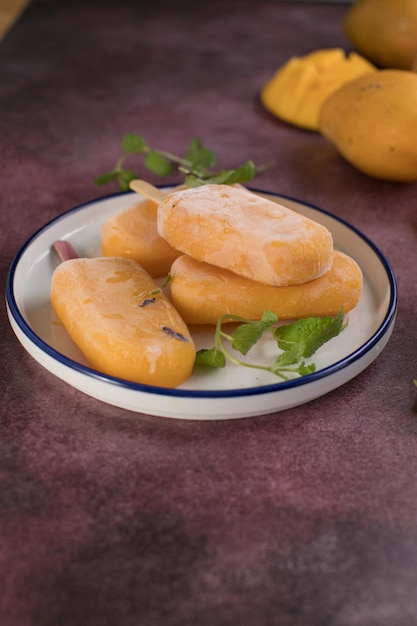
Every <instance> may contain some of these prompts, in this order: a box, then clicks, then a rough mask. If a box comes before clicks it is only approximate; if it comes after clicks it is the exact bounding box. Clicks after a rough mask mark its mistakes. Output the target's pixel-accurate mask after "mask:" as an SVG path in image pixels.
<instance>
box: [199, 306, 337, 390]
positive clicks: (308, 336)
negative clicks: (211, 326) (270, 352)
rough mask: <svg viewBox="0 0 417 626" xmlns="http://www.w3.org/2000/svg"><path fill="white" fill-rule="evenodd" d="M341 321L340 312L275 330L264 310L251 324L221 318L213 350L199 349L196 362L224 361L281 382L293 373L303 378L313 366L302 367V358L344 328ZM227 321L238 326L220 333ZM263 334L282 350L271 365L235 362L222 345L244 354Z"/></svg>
mask: <svg viewBox="0 0 417 626" xmlns="http://www.w3.org/2000/svg"><path fill="white" fill-rule="evenodd" d="M343 319H344V317H343V310H342V309H341V310H340V312H339V314H338V316H337V317H336V318H333V317H321V318H320V317H309V318H305V319H301V320H298V321H297V322H293V323H291V324H287V325H286V326H280V327H279V328H276V327H275V326H274V325H275V324H276V322H277V321H278V318H277V316H276V315H275V313H273V312H272V311H269V310H268V309H267V310H266V311H264V313H263V315H262V317H261V319H260V320H255V321H250V320H247V319H245V318H243V317H239V316H238V315H223V316H222V317H220V318H219V320H218V321H217V324H216V332H215V337H214V348H212V349H209V350H200V351H199V352H198V353H197V360H196V363H198V364H199V365H208V366H210V367H224V366H225V362H226V359H229V360H230V361H231V362H232V363H234V364H235V365H241V366H243V367H250V368H253V369H259V370H264V371H267V372H271V373H272V374H275V375H276V376H279V377H280V378H282V379H283V380H288V378H289V376H293V375H294V374H298V375H299V376H307V375H308V374H312V373H313V372H315V371H316V366H315V364H314V363H311V364H308V365H306V364H305V362H304V360H303V357H304V358H307V357H309V356H312V355H313V354H314V352H315V351H316V350H317V349H318V348H319V347H320V346H322V345H323V344H324V343H325V342H326V341H329V340H330V339H332V338H333V337H335V336H336V335H338V334H339V333H340V332H341V331H342V330H343V329H344V328H345V327H346V324H344V323H343ZM231 321H233V322H240V323H241V325H240V326H239V327H238V328H237V329H236V330H235V331H234V333H233V334H232V335H230V334H227V333H226V332H224V331H223V324H224V323H225V322H231ZM266 331H271V333H272V336H273V337H274V338H275V339H276V340H277V347H278V348H280V349H282V350H283V352H282V353H281V354H280V355H279V356H278V357H277V358H276V359H275V361H274V362H273V363H272V364H271V365H258V364H255V363H252V362H247V361H242V360H239V359H237V358H236V356H235V355H234V354H232V353H230V352H229V351H228V349H227V348H226V346H225V343H224V342H225V341H228V342H230V343H231V345H232V347H233V348H234V349H235V350H237V351H238V352H240V353H241V354H244V355H245V354H247V353H248V352H249V350H250V349H251V347H252V346H253V345H255V343H256V342H257V341H258V340H259V339H260V338H261V337H262V335H263V334H264V333H265V332H266Z"/></svg>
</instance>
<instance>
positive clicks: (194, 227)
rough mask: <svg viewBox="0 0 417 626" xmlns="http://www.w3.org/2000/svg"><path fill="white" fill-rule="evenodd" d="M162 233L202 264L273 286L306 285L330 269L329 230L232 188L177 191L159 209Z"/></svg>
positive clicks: (271, 202)
mask: <svg viewBox="0 0 417 626" xmlns="http://www.w3.org/2000/svg"><path fill="white" fill-rule="evenodd" d="M157 224H158V232H159V234H160V235H161V236H162V237H164V238H165V239H166V240H167V241H168V242H169V243H170V244H171V245H172V246H173V247H174V248H177V249H178V250H181V251H182V252H184V253H185V254H187V255H189V256H191V257H192V258H194V259H196V260H198V261H204V262H206V263H210V264H211V265H215V266H218V267H222V268H224V269H228V270H230V271H232V272H235V273H236V274H238V275H240V276H244V277H246V278H250V279H252V280H255V281H257V282H263V283H266V284H269V285H275V286H286V285H296V284H302V283H305V282H308V281H310V280H313V279H315V278H318V277H319V276H321V275H322V274H324V273H325V272H327V271H328V270H329V269H330V266H331V264H332V260H333V239H332V235H331V233H330V232H329V230H328V229H327V228H325V227H324V226H322V225H321V224H319V223H317V222H315V221H313V220H311V219H308V218H307V217H304V216H303V215H301V214H299V213H296V212H295V211H292V210H290V209H288V208H287V207H284V206H282V205H280V204H278V203H277V202H274V201H273V200H270V199H268V198H264V197H260V196H259V195H257V194H255V193H253V192H251V191H249V190H247V189H244V188H239V187H235V186H230V185H203V186H201V187H196V188H193V189H186V190H179V191H174V192H172V193H170V194H168V195H167V196H166V197H165V198H163V199H162V200H161V202H160V204H159V207H158V216H157Z"/></svg>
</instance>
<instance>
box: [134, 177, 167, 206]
mask: <svg viewBox="0 0 417 626" xmlns="http://www.w3.org/2000/svg"><path fill="white" fill-rule="evenodd" d="M129 187H130V188H131V189H132V191H136V193H140V194H141V195H142V196H145V198H149V200H153V201H154V202H156V203H157V204H159V203H160V202H161V200H162V199H163V197H164V194H163V192H162V191H161V190H160V189H158V188H157V187H154V186H153V185H151V184H150V183H147V182H146V181H145V180H139V179H135V180H132V181H130V184H129Z"/></svg>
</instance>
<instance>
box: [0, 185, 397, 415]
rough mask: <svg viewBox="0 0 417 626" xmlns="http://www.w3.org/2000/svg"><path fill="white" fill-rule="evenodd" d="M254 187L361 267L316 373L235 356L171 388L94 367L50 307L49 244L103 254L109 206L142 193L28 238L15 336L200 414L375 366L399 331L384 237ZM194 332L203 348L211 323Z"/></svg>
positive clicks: (131, 399)
mask: <svg viewBox="0 0 417 626" xmlns="http://www.w3.org/2000/svg"><path fill="white" fill-rule="evenodd" d="M254 191H257V193H260V194H261V195H265V196H266V197H270V198H271V199H275V200H277V201H279V202H280V203H282V204H284V205H286V206H288V207H290V208H292V209H294V210H296V211H299V212H300V213H302V214H304V215H307V216H308V217H310V218H312V219H314V220H316V221H317V222H321V223H322V224H324V225H325V226H326V227H327V228H328V229H329V230H330V231H331V232H332V234H333V238H334V243H335V248H338V249H339V250H342V251H344V252H346V253H347V254H349V255H350V256H352V257H353V258H354V259H355V260H356V261H357V262H358V263H359V265H360V266H361V268H362V271H363V275H364V288H363V295H362V298H361V301H360V303H359V304H358V306H357V307H356V308H355V309H354V310H353V311H351V312H350V313H349V314H348V316H347V317H348V322H349V323H348V327H347V328H346V329H345V330H344V331H343V332H342V333H341V334H340V335H339V336H338V337H336V338H334V339H332V340H331V341H330V342H329V343H327V344H325V345H324V346H322V347H321V348H320V349H319V350H318V351H317V352H316V354H315V355H314V356H313V359H312V360H313V361H314V363H315V364H316V367H317V369H316V371H315V372H314V373H313V374H310V375H308V376H305V377H303V378H296V379H293V380H290V381H281V379H279V378H277V377H275V376H274V375H273V374H270V373H268V372H262V371H259V370H254V369H250V368H246V367H239V366H235V365H232V364H230V363H228V365H227V366H226V368H224V369H220V370H211V369H210V370H206V369H202V368H200V369H197V370H196V371H195V372H194V374H193V375H192V377H191V378H190V379H189V380H188V381H187V382H186V383H184V384H183V385H181V387H178V388H177V389H166V388H161V387H150V386H146V385H140V384H134V383H130V382H127V381H125V380H121V379H117V378H112V377H110V376H106V375H103V374H100V373H99V372H97V371H95V370H93V369H91V368H89V367H88V365H87V363H86V361H85V359H84V357H83V355H82V354H81V352H80V351H79V350H78V348H77V347H76V346H75V345H74V344H73V342H72V341H71V340H70V339H69V337H68V335H67V334H66V332H65V330H64V328H63V327H62V325H60V324H59V323H58V321H57V318H56V316H55V314H54V312H53V311H52V310H51V306H50V303H49V288H50V282H51V275H52V271H53V270H54V268H55V267H56V265H57V264H58V262H59V261H58V258H57V256H56V254H55V253H54V252H53V251H51V247H52V245H53V243H54V242H55V241H56V240H57V239H67V240H69V241H70V242H72V243H73V245H74V246H75V248H76V250H77V252H78V254H79V255H80V256H88V257H92V256H99V255H100V226H101V224H102V222H103V221H104V220H105V219H106V218H107V217H108V216H109V215H111V214H113V213H115V212H116V211H120V210H122V209H124V208H126V207H127V206H130V205H131V204H133V203H134V202H137V201H138V195H137V194H134V193H130V192H128V193H123V194H115V195H112V196H107V197H104V198H101V199H98V200H95V201H92V202H89V203H87V204H83V205H81V206H78V207H75V208H74V209H72V210H70V211H68V212H66V213H64V214H63V215H60V216H59V217H57V218H56V219H54V220H53V221H51V222H50V223H48V224H46V225H45V226H44V227H43V228H41V229H40V230H39V231H38V232H36V233H35V234H34V235H33V236H32V237H31V238H30V239H29V240H28V241H27V242H26V243H25V244H24V246H23V247H22V248H21V250H20V251H19V252H18V254H17V255H16V257H15V259H14V261H13V263H12V265H11V268H10V272H9V276H8V281H7V292H6V302H7V309H8V314H9V319H10V323H11V326H12V328H13V330H14V332H15V334H16V336H17V338H18V339H19V341H20V342H21V343H22V345H23V346H24V348H25V349H26V350H27V351H28V353H29V354H30V355H31V356H32V357H33V358H34V359H36V361H38V362H39V363H40V364H41V365H42V366H43V367H45V368H46V369H47V370H49V371H50V372H52V373H53V374H54V375H55V376H57V377H58V378H61V379H62V380H64V381H66V382H67V383H69V384H70V385H72V386H73V387H75V388H76V389H79V390H80V391H82V392H84V393H86V394H88V395H90V396H92V397H94V398H97V399H99V400H101V401H103V402H107V403H109V404H112V405H114V406H117V407H121V408H124V409H128V410H131V411H136V412H139V413H145V414H150V415H159V416H165V417H175V418H183V419H196V420H201V419H210V420H214V419H229V418H241V417H249V416H253V415H261V414H266V413H274V412H276V411H282V410H284V409H288V408H290V407H294V406H297V405H300V404H303V403H305V402H309V401H311V400H314V399H315V398H318V397H319V396H322V395H324V394H326V393H328V392H329V391H331V390H333V389H336V388H337V387H339V386H340V385H343V384H344V383H346V382H347V381H348V380H350V379H352V378H353V377H355V376H357V375H358V374H359V373H360V372H362V371H363V370H364V369H365V368H366V367H368V365H369V364H370V363H371V362H372V361H373V360H374V359H375V358H376V357H377V356H378V355H379V354H380V352H381V350H382V349H383V348H384V347H385V345H386V343H387V341H388V339H389V337H390V335H391V332H392V329H393V325H394V321H395V314H396V305H397V295H396V284H395V278H394V275H393V272H392V270H391V268H390V267H389V265H388V263H387V261H386V259H385V258H384V257H383V255H382V254H381V252H380V251H379V250H378V249H377V248H376V246H375V245H374V244H373V243H372V242H371V241H369V239H367V238H366V237H365V236H364V235H363V234H361V233H360V232H358V231H357V230H356V229H355V228H353V227H352V226H350V225H349V224H347V223H346V222H344V221H342V220H341V219H339V218H337V217H335V216H334V215H331V214H329V213H327V212H325V211H323V210H321V209H318V208H316V207H314V206H311V205H308V204H305V203H303V202H299V201H297V200H294V199H291V198H288V197H284V196H280V195H275V194H269V193H265V192H261V191H259V190H254ZM194 339H195V342H196V346H197V349H199V348H202V347H206V348H210V347H212V345H213V334H212V332H211V331H207V330H206V331H203V330H198V331H196V332H195V333H194ZM271 341H273V340H271V339H265V340H262V341H261V342H259V344H257V345H256V346H255V347H254V348H253V350H252V351H251V352H250V354H249V357H248V358H249V360H253V362H256V363H258V362H260V361H262V360H265V359H266V358H267V355H268V353H269V352H270V349H271V343H270V342H271ZM274 346H276V344H275V343H274Z"/></svg>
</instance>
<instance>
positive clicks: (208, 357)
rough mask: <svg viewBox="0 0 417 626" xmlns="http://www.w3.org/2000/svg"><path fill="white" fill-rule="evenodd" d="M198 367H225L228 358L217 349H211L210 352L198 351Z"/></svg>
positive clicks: (196, 361)
mask: <svg viewBox="0 0 417 626" xmlns="http://www.w3.org/2000/svg"><path fill="white" fill-rule="evenodd" d="M195 364H196V365H205V366H206V367H214V368H216V367H225V365H226V357H225V356H224V354H223V352H221V350H218V349H217V348H210V349H209V350H207V349H205V348H203V349H202V350H198V352H197V354H196V359H195Z"/></svg>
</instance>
